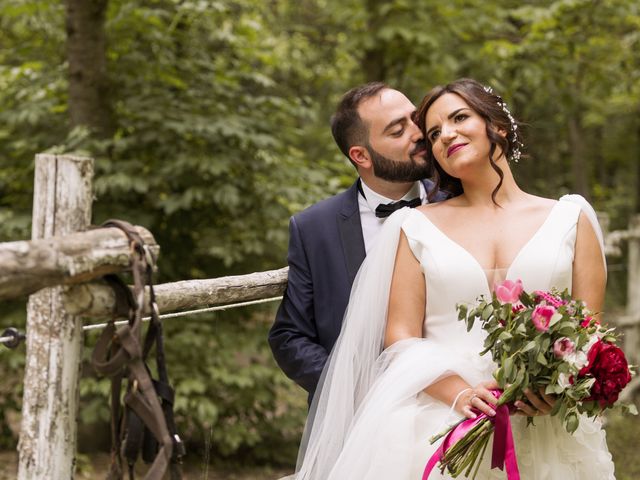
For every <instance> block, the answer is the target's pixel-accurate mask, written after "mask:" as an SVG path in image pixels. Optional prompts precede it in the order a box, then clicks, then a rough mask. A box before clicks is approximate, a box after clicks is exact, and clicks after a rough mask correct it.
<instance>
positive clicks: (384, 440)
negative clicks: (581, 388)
mask: <svg viewBox="0 0 640 480" xmlns="http://www.w3.org/2000/svg"><path fill="white" fill-rule="evenodd" d="M571 197H573V198H570V199H564V198H563V199H561V201H559V202H557V203H556V204H555V205H554V207H553V208H552V210H551V212H550V214H549V216H548V217H547V219H546V220H545V222H544V223H543V224H542V226H541V227H540V228H539V229H538V230H537V232H536V233H535V234H534V236H533V237H532V238H531V239H530V240H529V241H528V242H527V243H526V244H525V246H524V247H523V248H522V249H521V251H520V252H519V253H518V255H517V256H516V258H515V259H514V260H513V263H512V264H511V266H510V267H509V268H508V270H507V271H506V274H504V275H503V277H506V278H508V279H512V280H515V279H521V280H522V282H523V284H524V288H525V290H527V291H533V290H548V289H550V288H551V287H557V288H559V289H564V288H569V289H571V280H572V263H573V255H574V246H575V240H576V226H577V221H578V218H579V215H580V211H581V208H580V205H579V203H583V208H585V210H589V212H588V213H589V214H591V215H593V211H592V210H591V209H590V207H589V206H588V205H585V202H583V201H582V202H578V203H576V201H575V196H571ZM567 200H574V201H567ZM579 200H581V199H580V198H579V199H578V201H579ZM387 223H389V226H387V224H385V228H384V229H383V232H382V233H381V234H380V235H381V238H380V240H379V241H378V243H377V245H376V253H375V254H374V255H370V256H368V257H367V260H366V261H365V264H364V265H363V268H362V269H361V271H360V272H359V274H358V278H357V280H356V284H355V286H354V290H353V291H352V295H351V299H350V304H349V308H348V311H347V314H346V317H345V326H344V327H343V331H342V332H341V335H340V338H339V340H338V343H337V345H336V348H335V349H334V351H333V352H332V355H331V359H330V362H329V365H328V367H327V368H326V369H325V373H324V376H323V381H322V382H323V383H322V389H321V393H320V394H318V395H316V398H315V399H314V403H313V405H312V411H311V413H310V420H309V421H308V424H307V429H306V431H305V439H304V442H303V445H302V448H301V453H300V457H299V459H298V468H297V470H296V474H295V475H294V476H293V477H292V478H295V479H296V480H311V479H313V480H356V479H357V480H363V479H367V480H420V479H421V478H422V472H423V470H424V466H425V464H426V462H427V460H428V459H429V457H430V456H431V455H432V454H433V453H434V452H435V450H436V448H437V447H438V445H439V442H438V443H436V444H435V445H430V443H429V438H430V437H431V436H432V435H434V434H436V433H439V432H440V431H442V430H443V429H444V428H445V427H446V425H447V423H451V422H454V421H456V420H457V419H458V418H459V417H456V416H455V414H454V415H451V413H450V406H449V405H445V404H443V403H442V402H439V401H437V400H435V399H433V398H431V397H429V396H428V395H426V394H425V393H423V392H422V390H423V389H424V388H425V387H426V386H428V385H430V384H431V383H433V382H435V381H437V380H439V379H441V378H443V377H445V376H447V375H450V374H457V375H460V376H461V377H462V378H464V379H465V380H466V381H467V382H468V383H469V384H470V385H475V384H477V383H478V382H480V381H483V380H489V379H491V378H492V377H491V374H492V372H493V371H494V369H495V364H494V363H493V362H492V360H491V358H490V356H489V354H487V355H485V356H480V355H479V354H478V352H480V351H481V350H482V348H483V341H484V332H483V331H482V329H481V328H480V326H479V325H478V322H476V325H475V326H474V328H473V329H472V330H471V331H470V332H467V330H466V325H465V323H464V322H462V321H459V320H458V319H457V312H456V304H458V303H461V302H466V303H469V304H474V303H475V302H476V299H477V298H478V297H479V296H480V295H485V296H489V295H490V294H491V293H490V288H489V285H488V281H487V274H486V272H485V271H484V270H483V269H482V267H481V266H480V264H479V263H478V262H477V260H476V259H475V258H474V257H473V256H472V255H471V254H470V253H468V252H467V251H466V250H465V249H464V248H462V247H461V246H460V245H458V244H456V243H455V242H454V241H452V240H451V239H449V238H448V237H447V236H446V235H445V234H444V233H443V232H442V231H440V230H439V229H438V228H437V227H436V226H435V225H434V224H433V223H431V222H430V221H429V219H428V218H427V217H426V216H425V215H424V214H423V213H422V212H420V211H418V210H408V209H403V210H402V211H401V212H398V213H396V214H394V215H393V216H392V217H390V219H389V220H388V222H387ZM400 228H401V229H402V231H403V232H404V233H405V235H406V237H407V239H408V241H409V245H410V247H411V250H412V251H413V253H414V255H415V256H416V258H417V259H418V260H419V262H420V264H421V266H422V270H423V272H424V274H425V278H426V284H427V307H426V315H425V318H426V321H425V324H424V327H423V333H424V338H423V339H412V340H405V341H401V342H398V343H396V344H394V345H393V346H391V347H389V348H388V349H386V350H385V351H384V352H381V351H380V350H381V345H382V339H383V335H384V323H385V319H384V318H381V317H386V304H387V297H388V288H389V282H390V277H391V272H392V269H393V259H394V258H395V246H394V245H396V244H397V238H398V235H399V229H400ZM597 230H598V233H599V229H597ZM503 273H504V272H503ZM376 276H377V277H376ZM385 292H386V294H385ZM376 310H377V311H376ZM380 310H381V311H380ZM372 344H373V345H372ZM511 421H512V429H513V435H514V442H515V445H516V453H517V461H518V466H519V469H520V477H521V479H523V480H578V479H580V480H583V479H590V480H591V479H593V480H609V479H615V477H614V467H613V462H612V459H611V455H610V454H609V452H608V449H607V446H606V440H605V432H604V431H603V430H602V426H601V423H600V421H599V420H594V419H587V418H581V421H580V425H579V428H578V430H577V431H576V432H575V433H574V434H573V435H570V434H568V433H567V432H566V431H565V430H564V428H563V426H562V425H561V423H560V422H559V421H558V419H557V418H556V417H549V416H546V417H539V418H536V419H535V426H530V427H526V419H525V418H524V417H519V416H512V417H511ZM490 456H491V448H488V449H487V452H486V454H485V458H484V460H483V464H482V466H481V468H480V472H479V474H478V476H477V478H478V479H504V478H506V474H505V473H504V472H502V471H500V470H497V469H494V470H491V469H490V467H489V463H490V460H489V459H490ZM435 478H450V477H449V476H448V475H446V474H445V475H444V476H443V475H442V474H441V473H440V471H439V469H438V468H436V469H434V470H433V471H432V473H431V475H430V476H429V479H435ZM458 478H462V477H458Z"/></svg>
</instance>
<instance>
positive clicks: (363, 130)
mask: <svg viewBox="0 0 640 480" xmlns="http://www.w3.org/2000/svg"><path fill="white" fill-rule="evenodd" d="M385 88H389V86H388V85H387V84H386V83H383V82H371V83H366V84H364V85H360V86H358V87H355V88H352V89H351V90H349V91H348V92H347V93H345V94H344V95H343V97H342V99H341V100H340V103H339V104H338V108H337V109H336V113H334V114H333V116H332V117H331V133H332V134H333V139H334V140H335V141H336V143H337V144H338V148H340V151H341V152H342V153H343V154H344V156H345V157H347V158H348V159H349V161H350V162H351V163H353V160H351V157H349V149H350V148H351V147H352V146H354V145H367V144H368V142H369V125H367V124H366V122H364V121H363V120H362V118H360V115H359V114H358V107H359V106H360V104H361V103H362V102H363V101H364V100H367V99H369V98H371V97H373V96H374V95H376V94H377V93H378V92H380V91H382V90H384V89H385ZM354 165H355V164H354Z"/></svg>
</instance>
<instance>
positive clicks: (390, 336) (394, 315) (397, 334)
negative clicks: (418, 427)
mask: <svg viewBox="0 0 640 480" xmlns="http://www.w3.org/2000/svg"><path fill="white" fill-rule="evenodd" d="M426 292H427V287H426V282H425V278H424V274H423V273H422V269H421V268H420V263H419V262H418V260H416V258H415V256H414V255H413V253H412V251H411V248H410V247H409V242H408V241H407V237H406V235H405V234H404V232H402V231H401V233H400V243H399V245H398V252H397V254H396V262H395V266H394V270H393V278H392V280H391V293H390V296H389V312H388V318H387V328H386V332H385V341H384V346H385V348H387V347H388V346H390V345H393V344H394V343H396V342H398V341H400V340H405V339H408V338H414V337H417V338H422V326H423V323H424V315H425V311H426ZM496 387H497V385H495V383H494V382H486V383H483V384H480V385H477V386H476V387H474V388H471V386H470V385H469V384H467V382H465V381H464V380H463V379H462V378H461V377H460V376H458V375H450V376H447V377H445V378H442V379H441V380H438V381H437V382H435V383H433V384H431V385H429V386H428V387H427V388H425V389H424V391H425V393H427V394H428V395H430V396H431V397H433V398H435V399H437V400H440V401H442V402H444V403H445V404H447V405H451V404H452V403H453V402H454V401H455V400H456V397H458V394H459V393H461V392H462V394H461V395H460V396H459V398H458V399H457V401H456V405H455V409H456V410H457V411H458V412H459V413H461V414H463V415H465V416H467V417H470V418H474V417H475V414H474V413H473V412H472V411H471V404H473V407H474V408H476V409H478V410H481V411H483V412H485V413H486V414H488V415H495V412H494V411H493V409H492V408H491V406H490V404H491V405H495V404H496V399H495V397H494V396H493V395H492V394H491V392H490V391H489V390H488V388H496Z"/></svg>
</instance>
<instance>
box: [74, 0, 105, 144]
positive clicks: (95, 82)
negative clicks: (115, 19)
mask: <svg viewBox="0 0 640 480" xmlns="http://www.w3.org/2000/svg"><path fill="white" fill-rule="evenodd" d="M108 3H109V1H108V0H65V4H66V10H67V60H68V62H69V115H70V117H71V126H72V127H77V126H81V125H83V126H86V127H89V128H90V129H91V131H92V132H93V133H94V134H96V135H98V136H99V137H109V136H111V134H112V133H113V130H114V128H113V115H112V111H111V105H110V102H109V81H108V78H107V54H106V34H105V29H104V23H105V18H106V11H107V5H108Z"/></svg>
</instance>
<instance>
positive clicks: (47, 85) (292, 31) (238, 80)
mask: <svg viewBox="0 0 640 480" xmlns="http://www.w3.org/2000/svg"><path fill="white" fill-rule="evenodd" d="M88 3H91V2H88ZM105 3H106V4H107V5H108V8H107V10H106V16H105V18H106V20H105V22H104V31H105V34H106V40H107V41H106V52H105V55H106V64H107V72H106V75H107V85H108V86H109V88H108V90H107V92H106V94H105V95H106V98H105V99H106V103H107V105H108V115H109V119H108V120H109V122H108V123H109V129H108V131H109V133H108V134H105V133H104V132H102V133H101V134H97V133H96V132H95V131H94V130H92V129H91V126H90V125H86V126H82V125H74V124H73V123H72V122H71V120H70V116H69V102H70V97H69V86H70V82H69V73H68V64H69V62H68V58H67V50H66V49H65V45H66V41H67V36H66V30H65V22H66V16H67V15H68V12H67V11H66V10H65V2H63V1H61V0H55V1H51V0H4V1H3V2H2V3H1V4H0V241H7V240H13V239H22V238H28V237H29V225H30V209H31V198H32V194H33V191H32V175H33V158H34V155H35V154H36V153H38V152H43V151H55V152H74V153H80V154H86V155H90V156H93V157H94V158H95V159H96V179H95V189H96V201H95V203H94V223H99V222H101V221H103V220H105V219H107V218H111V217H117V218H124V219H128V220H130V221H132V222H133V223H137V224H142V225H145V226H147V227H148V228H149V229H150V230H151V231H152V232H153V233H154V235H155V237H156V239H157V241H158V242H159V243H160V245H161V246H162V254H161V263H160V274H159V277H160V278H159V280H160V281H170V280H179V279H185V278H206V277H215V276H221V275H225V274H231V273H248V272H252V271H260V270H264V269H269V268H276V267H280V266H282V265H284V263H285V252H286V242H287V228H286V226H287V221H288V217H289V215H290V214H291V213H293V212H295V211H298V210H300V209H302V208H304V207H305V206H307V205H309V204H311V203H313V202H314V201H316V200H317V199H319V198H322V197H324V196H327V195H329V194H331V193H333V192H335V191H337V190H339V189H340V188H342V187H344V186H346V185H348V184H350V182H351V181H352V180H353V178H354V172H353V170H352V167H351V166H350V165H349V164H348V163H347V162H346V161H345V160H344V159H342V158H341V157H340V155H339V153H338V151H337V149H336V148H335V147H334V145H333V141H332V139H331V136H330V133H329V129H328V119H329V117H330V114H331V111H332V109H333V107H334V105H335V104H336V102H337V99H338V98H339V96H340V95H341V94H342V93H343V92H344V91H346V90H347V89H348V88H349V87H351V86H353V85H355V84H358V83H361V82H364V81H369V80H380V79H382V80H385V81H387V82H388V83H390V84H391V85H393V86H395V87H397V88H399V89H402V90H403V91H405V92H406V93H407V94H408V96H409V97H410V98H412V99H413V100H414V101H416V102H418V101H419V100H420V98H421V97H422V95H424V93H426V91H427V90H428V88H429V87H430V86H432V85H434V84H437V83H443V82H447V81H449V80H452V79H454V78H457V77H460V76H472V77H474V78H477V79H478V80H480V81H483V82H485V83H487V84H491V85H492V86H493V87H494V88H495V89H496V90H498V91H499V92H501V93H502V94H503V96H504V97H505V99H506V100H507V101H508V102H510V104H511V105H512V106H513V108H512V110H513V111H514V113H515V114H516V116H517V117H519V118H521V119H522V120H524V121H526V122H527V123H528V125H529V128H528V129H527V132H526V133H527V142H526V143H527V153H528V154H529V159H526V160H523V161H521V162H520V165H518V167H517V171H518V172H517V174H518V176H519V177H520V179H521V183H522V184H523V186H524V187H526V188H527V189H528V190H530V191H532V192H536V193H540V194H545V195H549V196H558V195H560V194H562V193H565V192H568V191H578V192H581V193H583V194H585V195H587V196H588V197H590V198H591V199H592V201H593V202H594V203H595V205H596V207H597V208H598V209H599V210H605V211H607V212H608V213H609V214H610V216H611V218H612V227H614V228H623V227H624V226H625V224H626V222H627V219H628V217H629V215H630V214H631V213H633V212H637V211H640V198H639V195H640V194H639V193H638V192H639V191H640V188H639V186H640V181H639V178H640V162H639V160H638V159H639V156H640V115H639V113H640V54H639V53H638V52H640V33H638V32H640V28H639V27H640V6H639V5H638V3H637V2H636V1H635V0H608V1H595V0H543V1H525V2H523V1H515V0H491V1H480V0H452V1H449V2H423V1H419V0H346V1H339V0H296V1H294V0H269V1H265V0H145V1H134V0H109V1H108V2H105ZM23 311H24V310H23V305H22V304H20V303H17V304H14V303H12V304H6V305H3V313H4V314H5V316H4V318H3V319H2V320H1V322H2V324H7V325H9V324H12V325H16V324H20V323H21V322H24V318H23V316H24V314H23ZM270 318H272V312H270V311H256V310H247V311H243V312H240V313H234V314H220V316H219V318H216V319H215V320H207V321H201V320H198V321H196V320H195V319H193V320H185V321H175V323H172V322H173V321H172V322H167V331H168V337H169V338H170V342H169V344H168V348H167V350H168V352H169V355H170V362H171V363H170V369H171V374H172V376H173V378H174V379H175V382H176V385H177V387H178V391H179V400H178V403H177V408H178V414H179V419H180V422H181V426H182V429H183V430H184V431H185V432H186V433H187V434H188V437H189V439H190V441H191V442H192V443H195V444H199V445H201V448H205V447H204V446H203V445H204V444H205V443H206V442H209V441H212V442H213V451H214V453H216V454H219V455H224V456H227V455H232V454H246V453H251V455H252V458H256V459H269V460H275V461H289V462H290V461H291V460H292V458H293V451H294V449H293V448H292V446H293V445H294V444H295V442H296V438H297V436H298V435H299V433H300V430H301V424H302V419H303V417H304V413H305V407H304V404H305V402H304V395H303V394H302V393H301V392H299V391H297V390H296V387H292V386H291V385H290V383H289V382H288V381H286V379H284V377H283V376H282V374H281V373H280V372H279V371H278V370H277V369H276V368H275V366H274V364H273V361H272V360H271V357H270V353H269V352H268V348H267V347H266V344H265V343H266V342H265V341H264V339H265V336H266V330H267V328H268V324H269V321H270ZM92 341H93V338H92V337H90V338H88V344H91V343H92ZM22 364H23V351H19V352H16V353H8V352H2V353H1V354H0V371H1V372H2V374H3V378H4V379H5V380H3V385H2V388H1V389H0V412H2V413H4V422H3V421H0V442H3V444H4V445H9V444H11V443H12V442H14V441H15V436H12V435H11V428H10V427H11V426H12V425H14V424H15V421H14V420H12V418H14V417H15V412H17V411H19V401H20V380H21V375H22V371H21V366H22ZM106 388H107V387H106V383H105V382H103V381H98V380H96V379H95V378H93V377H91V375H90V374H87V378H86V379H84V380H83V385H82V391H83V405H84V406H85V409H84V410H83V413H82V416H81V421H83V422H93V421H97V420H100V419H104V418H105V415H106V414H107V411H106V402H105V401H104V398H105V392H106ZM290 404H293V405H297V407H296V408H289V407H288V405H290ZM13 431H14V433H15V425H14V427H13Z"/></svg>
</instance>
